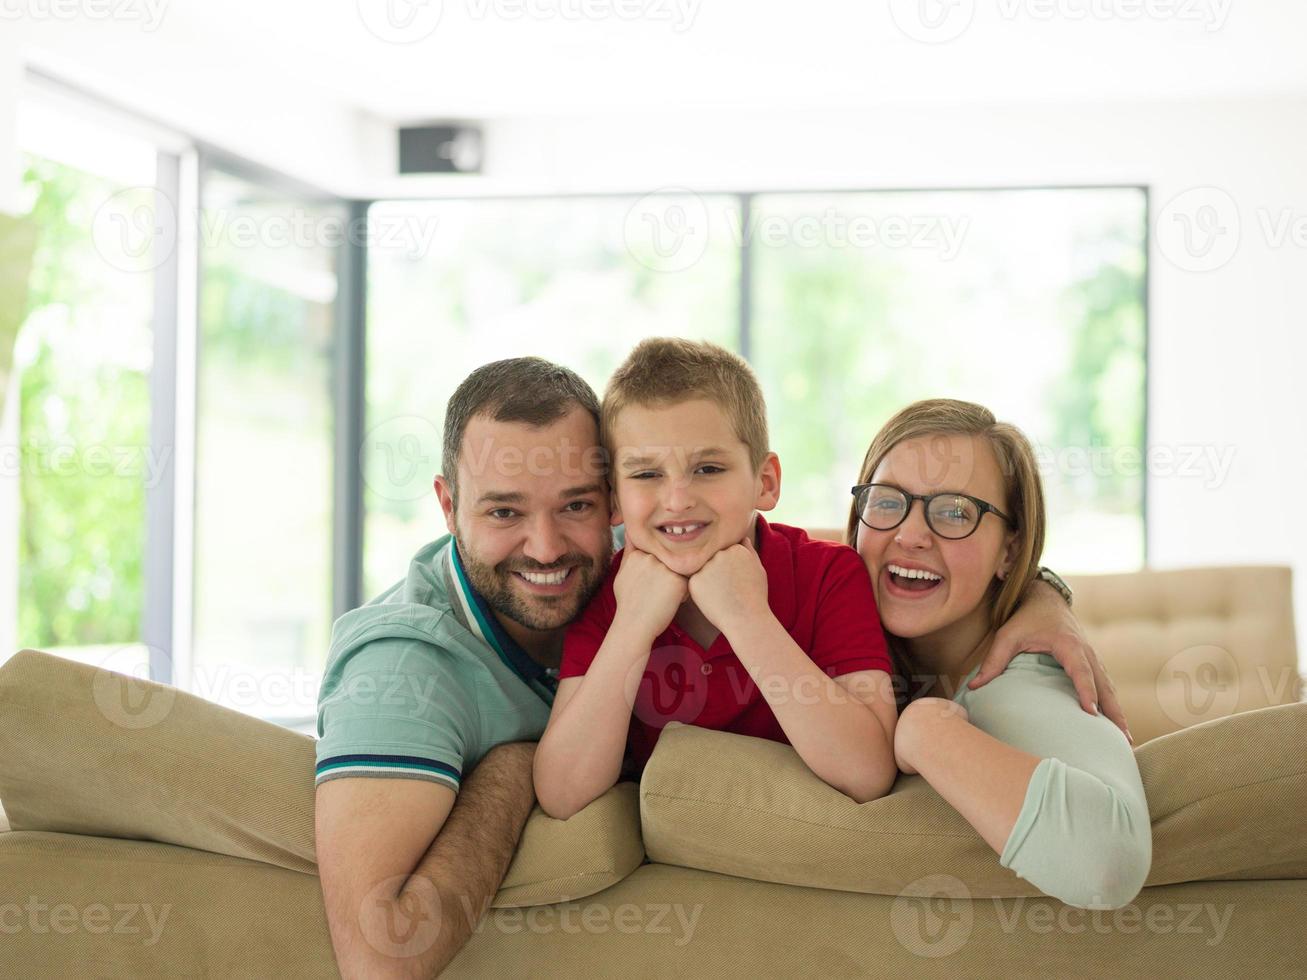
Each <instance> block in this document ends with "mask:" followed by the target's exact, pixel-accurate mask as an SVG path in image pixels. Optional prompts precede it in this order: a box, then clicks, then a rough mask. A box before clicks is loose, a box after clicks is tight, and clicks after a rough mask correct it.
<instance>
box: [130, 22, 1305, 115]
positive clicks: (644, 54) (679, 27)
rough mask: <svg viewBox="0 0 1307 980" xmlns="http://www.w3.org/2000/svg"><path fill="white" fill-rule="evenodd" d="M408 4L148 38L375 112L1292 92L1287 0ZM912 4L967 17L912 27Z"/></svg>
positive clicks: (1298, 41)
mask: <svg viewBox="0 0 1307 980" xmlns="http://www.w3.org/2000/svg"><path fill="white" fill-rule="evenodd" d="M155 2H159V0H155ZM412 2H414V0H331V2H323V0H223V2H221V3H219V2H216V0H172V2H171V4H170V6H168V8H167V9H166V14H165V17H166V19H165V22H164V29H161V30H159V31H158V32H157V34H156V35H155V40H154V41H153V42H152V43H156V44H158V45H164V44H172V45H179V46H185V45H187V44H188V43H190V44H195V45H197V46H200V47H202V49H203V51H204V57H205V58H206V60H211V61H214V62H217V63H220V64H229V65H230V66H231V69H232V70H233V71H240V72H242V73H251V72H252V73H266V74H269V75H274V76H283V77H287V78H293V79H295V80H296V81H297V82H299V83H301V84H306V85H309V86H312V87H317V88H320V89H322V90H324V91H325V92H329V93H331V94H332V95H333V96H334V97H335V99H337V100H339V101H341V102H344V103H347V104H349V105H352V106H356V107H359V108H362V109H364V110H366V111H367V112H369V113H372V114H374V115H376V116H378V117H380V118H382V119H385V120H392V121H410V120H418V119H426V118H441V117H448V118H495V117H512V116H524V115H537V114H549V115H569V114H590V113H596V112H601V113H602V112H607V111H614V112H622V113H629V112H633V111H637V112H638V111H642V110H653V109H659V110H667V109H672V110H677V109H693V108H704V109H716V108H720V107H724V106H730V107H738V108H767V109H771V108H784V107H806V106H811V107H823V108H837V107H841V106H848V107H874V106H876V105H882V104H894V103H898V104H902V103H909V104H914V103H939V102H958V101H968V102H987V103H995V102H1000V103H1001V102H1027V101H1031V100H1039V101H1052V100H1056V101H1067V100H1070V101H1079V100H1104V99H1111V100H1117V99H1186V98H1199V97H1224V96H1231V97H1235V96H1246V95H1265V94H1299V95H1302V94H1307V58H1304V57H1303V54H1302V51H1303V44H1304V41H1305V40H1307V4H1302V3H1298V2H1293V0H869V2H868V0H804V2H794V0H787V2H773V0H416V2H417V3H418V4H419V6H416V7H412V8H409V7H407V6H405V5H407V4H409V3H412ZM388 3H389V4H391V5H392V7H391V10H392V11H393V12H394V13H395V14H396V16H397V18H398V21H402V19H403V17H404V16H405V15H407V14H412V15H413V16H414V20H413V22H412V23H413V29H416V30H417V31H418V32H424V31H425V30H426V29H427V26H428V22H429V21H430V19H431V17H432V15H433V14H436V13H438V14H439V20H438V22H436V23H435V26H434V28H433V29H431V30H430V33H429V34H428V35H427V36H425V37H423V38H421V39H420V40H414V41H411V42H410V43H387V42H386V41H383V40H381V39H380V38H379V37H378V36H376V34H374V33H372V32H371V31H370V30H369V28H368V26H367V24H368V23H373V24H377V25H378V27H379V29H387V24H388V23H389V22H388V21H387V20H386V19H385V17H386V5H387V4H388ZM422 4H425V6H422ZM922 10H924V11H925V13H926V15H927V16H932V15H939V16H941V17H942V20H941V21H940V23H941V24H942V28H941V30H942V31H943V33H944V34H945V35H949V34H951V33H956V30H957V28H960V27H963V26H965V27H966V29H965V30H963V31H962V32H961V33H960V34H959V35H958V36H957V37H955V38H953V39H951V40H946V41H944V42H943V43H926V42H923V41H921V40H916V39H914V38H913V37H911V36H909V32H912V33H916V34H919V35H921V34H924V33H926V32H925V30H924V29H923V27H922V22H921V20H920V19H919V13H918V11H922ZM639 11H645V12H646V13H647V14H648V16H647V17H645V18H644V19H639V20H631V19H629V14H630V13H632V12H639ZM585 12H588V13H589V14H590V15H591V16H590V17H589V18H588V19H587V18H586V17H581V16H578V15H580V14H583V13H585ZM619 14H625V15H627V16H619ZM405 39H406V40H407V36H406V37H405Z"/></svg>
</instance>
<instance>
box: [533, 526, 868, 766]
mask: <svg viewBox="0 0 1307 980" xmlns="http://www.w3.org/2000/svg"><path fill="white" fill-rule="evenodd" d="M757 524H758V535H757V538H758V559H759V560H760V561H761V562H762V567H763V569H764V570H765V571H766V572H767V604H768V605H769V606H770V607H771V611H772V614H773V615H774V616H775V617H776V619H777V621H778V622H780V624H781V626H783V627H784V628H785V631H786V632H787V633H789V634H790V636H791V637H793V638H794V642H795V643H797V644H798V645H799V648H800V649H801V650H803V652H804V653H806V654H807V655H808V656H809V657H811V658H812V661H813V663H815V664H816V665H817V666H818V667H820V668H821V669H822V670H823V671H824V672H825V673H826V674H827V675H828V676H830V677H839V676H840V675H841V674H850V673H853V672H854V671H858V670H883V671H885V672H886V673H890V670H891V668H890V658H889V648H888V647H887V646H886V643H885V634H884V633H883V632H882V631H881V628H880V616H879V615H878V614H877V612H876V599H875V596H874V595H873V593H872V588H871V577H870V576H869V575H868V574H867V568H866V566H865V565H863V564H862V559H861V558H859V557H858V553H857V552H856V551H854V550H853V549H852V548H850V547H848V546H847V545H842V544H836V543H835V542H832V541H819V540H816V539H814V538H810V537H808V535H807V534H806V533H805V532H804V531H802V530H801V529H799V528H796V527H788V526H787V525H784V524H768V523H767V522H766V521H765V520H764V519H763V518H762V516H761V515H759V516H758V520H757ZM621 563H622V553H621V552H618V553H617V555H616V556H614V558H613V563H612V567H611V568H610V569H609V571H608V576H607V577H606V578H605V579H604V583H603V586H602V587H601V588H600V590H599V592H598V593H596V594H595V597H594V599H592V600H591V601H590V604H589V605H588V606H586V608H585V610H584V611H583V612H582V613H581V615H580V616H579V617H578V618H577V619H576V620H575V621H574V622H573V623H572V624H571V625H570V626H569V627H568V628H567V634H566V638H565V639H564V641H563V662H562V666H561V667H560V669H559V677H560V678H563V677H579V676H581V675H583V674H584V673H585V672H586V671H587V670H589V668H590V664H591V662H592V661H593V660H594V658H595V655H596V654H597V653H598V652H599V647H600V645H601V644H602V643H603V642H604V636H605V635H606V634H607V632H608V627H609V626H611V625H612V622H613V618H614V616H615V615H616V613H617V598H616V596H615V595H614V594H613V580H614V579H615V578H616V577H617V570H618V569H619V568H620V567H621ZM765 683H766V681H765V680H764V684H765ZM788 693H789V692H787V696H788ZM804 693H805V692H804V691H803V690H802V689H799V690H797V691H795V692H793V696H795V697H802V696H803V694H804ZM813 693H815V692H808V695H809V697H811V696H812V694H813ZM669 721H681V722H685V723H686V724H688V725H699V726H700V727H702V728H712V729H716V730H718V731H723V732H736V733H738V734H740V735H756V736H758V737H761V738H770V739H772V740H773V741H775V742H784V743H786V744H788V743H789V739H787V738H786V737H785V733H784V731H782V730H781V726H780V722H778V721H777V720H776V715H775V714H773V713H772V710H771V705H769V704H768V703H767V700H766V699H765V698H764V697H763V694H762V691H760V690H759V689H758V687H757V685H755V684H754V682H753V679H752V678H751V677H750V676H749V672H748V671H747V670H746V669H745V667H744V664H742V663H740V661H739V659H738V658H737V657H736V656H735V652H734V651H733V650H732V649H731V645H730V643H729V642H727V640H726V637H725V635H719V636H718V637H717V639H716V640H714V641H713V643H712V645H711V646H710V647H709V648H708V649H707V650H705V649H704V648H703V647H701V646H700V645H699V644H698V643H697V642H695V640H694V638H693V637H691V636H690V635H689V634H688V633H686V632H685V631H684V630H683V629H681V628H680V627H679V626H678V625H676V623H675V622H673V623H672V624H671V625H670V626H668V628H667V629H666V630H665V631H664V632H663V633H662V634H661V635H660V636H659V637H658V639H657V640H655V641H654V645H653V649H652V651H651V652H650V655H649V662H648V665H647V666H646V668H645V672H644V676H643V677H642V678H641V681H640V687H639V691H638V693H637V695H636V700H635V710H634V714H633V716H632V718H631V728H630V735H629V743H628V747H629V749H630V751H631V756H632V759H633V761H634V762H635V764H636V766H637V767H639V768H641V769H642V768H643V767H644V764H645V763H646V762H647V761H648V760H649V756H650V755H652V754H653V749H654V745H655V744H656V743H657V741H658V735H659V734H660V733H661V732H662V729H663V726H664V725H666V724H667V723H668V722H669Z"/></svg>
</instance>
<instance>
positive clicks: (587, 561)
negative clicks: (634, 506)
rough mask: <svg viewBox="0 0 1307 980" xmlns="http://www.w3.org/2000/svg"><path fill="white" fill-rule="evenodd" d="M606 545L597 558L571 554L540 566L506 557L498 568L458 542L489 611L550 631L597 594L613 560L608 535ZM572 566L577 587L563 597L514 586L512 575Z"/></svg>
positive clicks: (553, 570)
mask: <svg viewBox="0 0 1307 980" xmlns="http://www.w3.org/2000/svg"><path fill="white" fill-rule="evenodd" d="M607 542H608V543H607V545H606V547H605V548H604V552H603V554H602V555H600V556H599V557H598V558H597V559H596V558H595V557H592V556H590V555H587V554H585V553H584V552H581V551H573V552H569V553H568V554H566V555H564V556H563V557H562V558H559V559H558V560H557V561H555V562H553V563H552V564H549V565H541V564H540V563H539V562H535V561H532V560H531V559H530V558H509V559H506V560H504V561H501V562H500V563H499V564H498V565H488V564H486V563H485V562H482V561H480V560H479V559H478V558H477V557H476V555H475V554H473V553H472V552H471V551H470V550H468V549H467V548H466V547H464V546H463V545H462V543H461V542H460V547H459V558H461V559H462V561H463V569H464V571H466V572H467V577H468V580H469V581H470V582H471V583H472V587H473V588H474V589H476V590H477V592H478V593H479V594H480V595H481V596H482V597H483V598H484V599H485V600H486V603H487V604H488V605H489V606H490V608H491V609H493V610H494V611H495V612H497V613H498V614H499V615H501V616H505V617H507V618H508V619H511V620H512V621H513V622H515V623H519V624H521V625H522V626H525V627H526V628H527V629H533V630H552V629H558V628H559V627H560V626H566V625H567V624H568V623H570V622H571V621H572V620H574V619H575V618H576V617H577V616H578V615H579V614H580V612H581V610H582V609H584V608H585V607H586V604H587V603H589V601H590V600H591V599H592V598H594V594H595V593H596V592H598V591H599V586H600V585H602V584H603V579H604V574H605V573H606V572H607V571H608V565H609V563H610V562H611V561H612V558H613V542H612V535H611V534H610V535H608V536H607ZM573 567H574V571H573V572H572V574H573V575H576V576H578V578H579V584H578V586H577V587H576V588H575V589H574V590H573V591H571V592H569V593H567V594H566V595H557V596H551V595H545V596H539V595H538V596H528V595H524V594H522V593H521V592H519V591H518V590H517V589H516V588H515V587H514V586H513V573H514V572H556V571H558V570H560V569H563V568H573Z"/></svg>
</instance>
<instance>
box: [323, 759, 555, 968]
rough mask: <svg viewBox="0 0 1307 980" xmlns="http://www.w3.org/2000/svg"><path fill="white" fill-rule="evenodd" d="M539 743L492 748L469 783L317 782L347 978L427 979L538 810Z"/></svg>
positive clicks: (333, 915)
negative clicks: (534, 774) (534, 776)
mask: <svg viewBox="0 0 1307 980" xmlns="http://www.w3.org/2000/svg"><path fill="white" fill-rule="evenodd" d="M534 754H535V743H534V742H513V743H509V744H505V745H499V746H496V747H495V748H494V749H491V750H490V752H488V753H487V754H486V756H485V758H483V759H482V760H481V763H480V764H479V765H478V766H477V767H476V768H475V769H474V770H473V771H472V773H471V775H469V776H468V777H467V778H466V779H465V780H464V782H463V785H462V789H461V791H460V792H459V793H458V799H457V802H455V798H454V791H453V790H452V789H450V788H449V787H447V786H442V785H439V784H437V783H433V782H427V781H425V780H415V779H373V778H360V777H354V778H341V779H333V780H329V781H327V782H325V783H323V784H322V785H321V786H319V787H318V790H317V795H316V804H315V816H314V820H315V832H316V850H317V859H318V872H319V876H320V878H321V881H322V893H323V899H324V903H325V906H326V911H327V923H328V925H329V927H330V929H331V940H332V945H333V946H334V947H335V952H336V963H337V966H338V967H339V969H340V973H341V977H342V978H344V980H354V978H367V980H373V978H390V977H393V978H404V980H430V978H432V977H436V976H438V975H439V974H440V972H441V971H442V970H443V969H444V968H445V966H446V965H448V963H449V961H450V960H452V959H453V958H454V956H455V954H457V953H458V951H459V950H460V949H461V948H462V946H463V944H464V943H465V942H466V941H467V939H468V937H469V936H470V935H471V934H472V930H473V929H475V928H476V925H477V923H478V922H479V921H480V919H481V916H482V914H483V913H484V912H485V910H486V908H487V907H488V906H489V903H490V902H491V900H492V899H493V898H494V896H495V893H496V891H498V889H499V885H500V883H501V882H502V881H503V878H504V874H505V872H507V870H508V865H509V862H510V860H511V859H512V857H513V851H514V849H515V848H516V846H517V841H518V838H519V837H520V836H521V834H522V827H523V826H524V825H525V823H526V819H527V817H528V816H529V815H530V813H531V808H532V806H533V804H534V802H535V795H534V793H533V791H532V787H531V763H532V758H533V756H534Z"/></svg>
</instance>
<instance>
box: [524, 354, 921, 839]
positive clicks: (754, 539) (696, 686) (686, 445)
mask: <svg viewBox="0 0 1307 980" xmlns="http://www.w3.org/2000/svg"><path fill="white" fill-rule="evenodd" d="M600 438H601V441H602V442H603V445H604V447H605V449H606V450H607V451H608V453H609V457H610V462H609V465H610V470H609V479H610V481H611V483H612V492H613V513H612V523H613V524H614V525H617V524H623V523H624V524H625V526H626V547H625V548H624V549H623V551H622V552H621V553H620V554H618V555H617V556H616V557H615V558H614V559H613V562H612V565H611V567H610V569H609V572H608V575H607V577H606V579H605V581H604V584H603V586H602V587H601V589H600V591H599V592H598V594H596V596H595V598H594V599H593V600H592V601H591V602H590V604H589V606H587V607H586V609H585V611H584V612H583V613H582V614H581V616H580V617H579V618H578V619H577V620H576V621H574V622H573V623H572V625H571V626H570V627H569V628H568V631H567V635H566V638H565V640H564V643H563V661H562V666H561V668H560V670H559V678H560V680H559V684H558V691H557V693H556V694H555V696H554V704H553V710H552V712H551V714H550V718H549V724H548V726H547V727H546V729H545V733H544V735H543V736H542V737H541V739H540V745H539V748H538V749H537V752H536V756H535V766H534V773H535V784H536V795H537V797H538V798H539V801H540V805H541V807H542V808H543V809H544V810H545V812H546V813H548V814H550V815H551V816H554V817H558V818H561V819H566V818H567V817H569V816H571V815H572V814H573V813H576V812H577V811H578V810H580V809H581V808H583V807H584V806H586V805H587V804H588V803H590V802H591V801H592V800H594V799H595V798H596V797H598V796H600V795H602V794H603V793H604V792H605V791H606V790H608V789H609V787H611V786H612V785H613V784H614V783H615V782H617V780H618V778H619V776H620V775H621V772H622V760H623V754H624V750H625V748H626V746H627V740H628V734H629V738H630V747H631V752H632V757H633V761H634V763H635V765H636V766H637V768H642V767H643V766H644V764H645V762H647V761H648V758H649V756H650V755H651V754H652V752H653V747H654V744H655V743H656V741H657V739H658V735H659V733H660V732H661V730H662V728H663V727H664V726H665V725H666V724H667V723H668V722H671V721H679V722H684V723H689V724H696V725H699V726H701V727H705V728H713V729H718V730H722V731H730V732H737V733H740V734H745V735H755V736H761V737H764V738H770V739H773V740H775V741H778V742H788V743H789V744H791V745H793V746H794V748H795V750H796V751H797V752H798V753H799V755H800V757H802V759H803V760H804V762H806V763H807V764H808V766H809V767H810V768H811V769H812V770H813V772H815V773H816V774H817V775H818V776H819V777H821V778H822V779H823V780H825V781H826V782H827V783H829V784H830V785H831V786H833V787H835V788H836V789H838V790H840V792H842V793H845V794H846V795H848V796H850V797H852V798H853V799H854V800H857V801H858V802H865V801H866V800H870V799H875V798H876V797H878V796H881V795H883V794H884V793H886V792H887V791H888V790H889V788H890V786H891V785H892V784H893V782H894V778H895V776H896V774H897V768H896V767H895V764H894V752H893V736H894V724H895V720H896V711H895V707H894V696H893V690H892V686H891V683H890V669H891V668H890V659H889V653H888V648H887V646H886V643H885V637H884V634H883V633H882V631H881V628H880V620H879V617H878V616H877V613H876V604H875V599H874V597H873V592H872V585H871V579H870V577H869V575H868V573H867V570H866V568H865V566H864V565H863V563H862V560H861V559H860V558H859V557H858V555H857V553H856V552H854V551H853V549H851V548H848V547H846V546H844V545H840V544H835V543H833V542H829V541H817V540H813V539H810V538H808V536H807V535H806V534H805V533H804V532H803V531H801V530H799V529H797V528H791V527H786V526H785V525H782V524H768V523H767V521H765V520H764V519H763V518H762V516H761V515H760V514H759V513H758V511H763V510H771V509H772V508H773V507H775V506H776V502H777V500H778V499H779V497H780V482H781V468H780V461H779V459H778V458H777V456H776V454H775V453H773V452H770V451H769V449H768V441H767V417H766V406H765V405H764V402H763V397H762V390H761V388H760V387H759V385H758V381H757V378H756V377H755V376H754V374H753V371H752V370H751V369H750V368H749V366H748V365H747V364H746V363H745V362H744V361H743V360H742V359H741V358H739V357H737V356H736V355H734V354H732V353H730V352H729V351H726V350H724V349H723V348H721V347H717V346H716V345H713V344H708V343H697V342H692V341H687V340H679V339H672V338H657V339H652V340H646V341H644V342H642V343H641V344H640V345H639V346H637V347H636V348H635V350H634V351H632V352H631V355H630V356H629V357H628V358H627V359H626V362H625V363H624V364H623V365H622V366H621V367H619V368H618V369H617V371H616V373H615V374H614V375H613V377H612V379H611V380H610V381H609V383H608V388H607V390H606V391H605V394H604V400H603V406H602V409H601V413H600ZM633 713H634V717H632V714H633Z"/></svg>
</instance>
